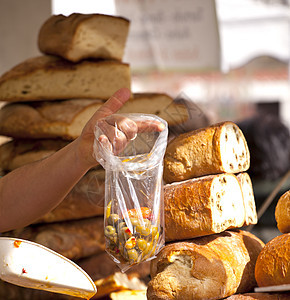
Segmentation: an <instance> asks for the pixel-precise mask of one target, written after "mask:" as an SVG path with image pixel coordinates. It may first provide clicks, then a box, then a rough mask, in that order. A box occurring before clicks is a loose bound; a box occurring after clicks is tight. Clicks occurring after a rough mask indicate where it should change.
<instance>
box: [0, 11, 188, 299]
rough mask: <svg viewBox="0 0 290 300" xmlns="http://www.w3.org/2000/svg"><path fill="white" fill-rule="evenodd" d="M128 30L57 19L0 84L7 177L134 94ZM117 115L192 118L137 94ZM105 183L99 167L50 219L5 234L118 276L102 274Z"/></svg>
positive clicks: (165, 100) (0, 151) (113, 19)
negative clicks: (124, 91) (116, 96)
mask: <svg viewBox="0 0 290 300" xmlns="http://www.w3.org/2000/svg"><path fill="white" fill-rule="evenodd" d="M129 26H130V21H129V20H127V19H125V18H122V17H117V16H109V15H103V14H87V15H86V14H72V15H70V16H68V17H66V16H63V15H54V16H51V17H50V18H49V19H48V20H46V21H45V22H44V23H43V25H42V27H41V28H40V30H39V36H38V47H39V50H40V51H41V55H40V56H38V57H34V58H30V59H28V60H26V61H24V62H22V63H20V64H18V65H17V66H15V67H14V68H12V69H11V70H9V71H7V72H6V73H5V74H3V75H2V76H1V77H0V101H2V102H3V104H4V105H3V106H2V108H1V109H0V135H2V136H6V137H8V138H10V141H9V142H7V143H5V144H2V145H1V146H0V169H1V171H2V173H3V174H4V175H5V174H7V173H9V172H11V171H13V170H14V169H16V168H18V167H20V166H23V165H25V164H27V163H30V162H33V161H37V160H39V159H43V158H45V157H47V156H49V155H51V154H53V153H54V152H56V151H58V150H59V149H61V148H62V147H64V146H66V145H67V144H68V143H70V142H71V141H73V140H74V139H75V138H77V137H78V136H79V135H80V133H81V131H82V129H83V127H84V125H85V124H86V122H87V121H88V120H89V119H90V117H91V116H92V115H93V114H94V112H95V111H96V110H97V109H98V108H99V107H100V106H101V105H102V104H103V103H104V102H105V101H106V100H107V99H108V98H109V97H110V96H111V95H112V94H113V93H114V92H116V91H117V90H118V89H119V88H123V87H126V88H129V89H131V74H130V66H129V64H128V63H125V62H123V61H122V59H123V54H124V51H125V46H126V40H127V36H128V32H129ZM176 112H178V114H177V113H176ZM119 113H147V114H156V115H158V116H160V117H161V118H163V119H165V120H166V121H167V122H168V124H169V126H171V125H172V126H174V125H178V124H180V123H183V122H184V121H186V120H187V118H188V112H187V108H186V107H185V106H184V105H182V104H177V103H175V102H174V101H173V99H172V98H171V97H170V96H169V95H167V94H163V93H142V94H141V93H139V94H133V93H132V94H131V99H130V100H129V101H128V102H127V103H126V104H125V105H124V106H123V107H122V108H121V110H120V111H119ZM104 180H105V174H104V170H103V169H102V168H101V167H99V168H98V167H97V168H94V169H92V170H90V171H89V172H88V173H87V174H86V175H85V176H84V177H83V178H82V179H81V180H80V181H79V183H78V184H77V185H76V186H75V187H74V188H73V190H72V191H71V192H70V193H69V194H68V195H67V197H66V198H65V199H64V201H63V202H62V203H61V204H60V205H59V206H58V207H56V208H55V209H54V210H52V211H51V212H50V213H48V214H46V215H44V216H42V217H41V218H40V219H39V220H37V221H36V222H35V224H32V225H31V226H28V227H26V228H22V229H19V230H15V231H11V232H6V233H3V235H7V236H14V237H19V238H24V239H27V240H32V241H35V242H37V243H40V244H43V245H44V246H47V247H49V248H51V249H53V250H55V251H57V252H58V253H60V254H62V255H64V256H66V257H68V258H70V259H72V260H74V261H77V262H79V263H80V264H81V265H82V266H83V267H84V268H85V267H87V268H88V269H89V270H92V275H93V279H94V280H97V279H100V278H102V277H105V276H108V275H110V274H112V273H114V272H115V271H116V270H117V267H116V266H115V264H114V262H113V261H110V260H106V259H105V261H106V263H107V266H108V267H106V268H98V266H99V265H101V264H102V262H103V261H104V256H105V252H104V249H105V243H104V236H103V210H104V208H103V198H104ZM39 197H41V195H39ZM92 256H93V257H92ZM87 261H90V263H87ZM92 262H94V263H93V265H92ZM97 270H98V272H97ZM146 270H147V274H146V275H148V274H149V271H148V268H147V269H146ZM135 272H136V270H135ZM90 275H91V274H90ZM0 290H1V289H0ZM2 290H4V289H2ZM1 296H2V297H6V296H7V295H1ZM6 299H8V298H6ZM42 299H43V298H42Z"/></svg>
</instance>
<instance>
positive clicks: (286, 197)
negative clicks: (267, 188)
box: [275, 190, 290, 233]
mask: <svg viewBox="0 0 290 300" xmlns="http://www.w3.org/2000/svg"><path fill="white" fill-rule="evenodd" d="M275 218H276V222H277V227H278V229H279V230H280V232H281V233H289V232H290V190H288V191H287V192H285V193H284V194H283V195H282V196H281V197H280V198H279V200H278V203H277V205H276V209H275Z"/></svg>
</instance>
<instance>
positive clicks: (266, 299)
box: [225, 292, 290, 300]
mask: <svg viewBox="0 0 290 300" xmlns="http://www.w3.org/2000/svg"><path fill="white" fill-rule="evenodd" d="M225 299H226V300H289V299H290V292H289V293H246V294H237V295H232V296H230V297H228V298H225Z"/></svg>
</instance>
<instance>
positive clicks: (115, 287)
mask: <svg viewBox="0 0 290 300" xmlns="http://www.w3.org/2000/svg"><path fill="white" fill-rule="evenodd" d="M95 284H96V287H97V293H96V295H95V296H94V298H95V299H96V298H100V297H103V296H107V295H109V294H110V293H112V292H115V291H121V290H146V286H145V284H144V283H143V282H141V281H140V280H139V279H138V278H137V277H132V278H130V279H129V278H128V276H127V275H126V274H122V273H121V272H116V273H114V274H112V275H110V276H107V277H105V278H101V279H99V280H96V281H95Z"/></svg>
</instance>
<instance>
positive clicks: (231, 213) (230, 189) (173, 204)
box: [164, 174, 245, 241]
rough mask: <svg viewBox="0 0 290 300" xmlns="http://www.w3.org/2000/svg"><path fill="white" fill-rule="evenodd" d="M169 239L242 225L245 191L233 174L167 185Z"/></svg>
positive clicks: (165, 200)
mask: <svg viewBox="0 0 290 300" xmlns="http://www.w3.org/2000/svg"><path fill="white" fill-rule="evenodd" d="M164 217H165V239H166V241H173V240H183V239H190V238H194V237H197V236H203V235H208V234H212V233H218V232H222V231H224V230H226V229H228V228H233V227H235V228H237V227H242V226H243V224H244V221H245V208H244V202H243V195H242V190H241V187H240V184H239V182H238V179H237V178H236V176H235V175H233V174H218V175H209V176H204V177H200V178H194V179H190V180H186V181H182V182H175V183H171V184H167V185H165V186H164Z"/></svg>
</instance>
